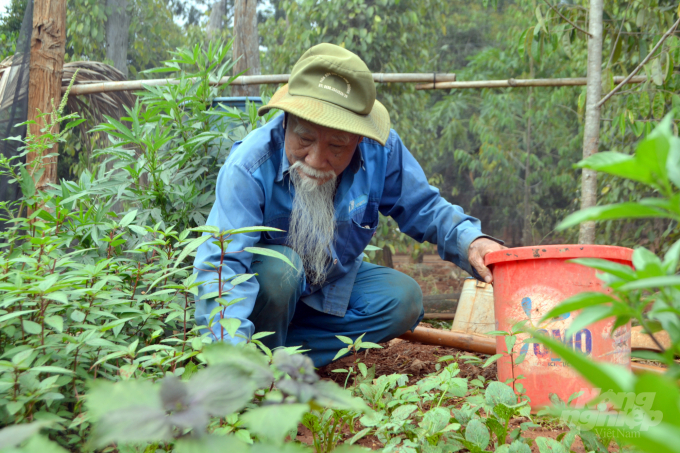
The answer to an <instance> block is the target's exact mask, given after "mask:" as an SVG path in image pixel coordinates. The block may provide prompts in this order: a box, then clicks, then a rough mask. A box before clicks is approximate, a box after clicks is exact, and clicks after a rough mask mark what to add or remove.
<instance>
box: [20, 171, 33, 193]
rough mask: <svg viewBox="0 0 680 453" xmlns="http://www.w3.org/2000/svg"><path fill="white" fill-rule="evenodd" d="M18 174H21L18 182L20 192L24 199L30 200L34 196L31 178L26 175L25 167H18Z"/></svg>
mask: <svg viewBox="0 0 680 453" xmlns="http://www.w3.org/2000/svg"><path fill="white" fill-rule="evenodd" d="M19 173H20V174H21V181H19V186H20V187H21V192H22V193H23V194H24V196H25V197H26V198H31V197H32V196H33V195H35V181H33V177H32V176H31V175H30V174H29V173H28V170H26V167H25V166H23V165H22V166H20V167H19Z"/></svg>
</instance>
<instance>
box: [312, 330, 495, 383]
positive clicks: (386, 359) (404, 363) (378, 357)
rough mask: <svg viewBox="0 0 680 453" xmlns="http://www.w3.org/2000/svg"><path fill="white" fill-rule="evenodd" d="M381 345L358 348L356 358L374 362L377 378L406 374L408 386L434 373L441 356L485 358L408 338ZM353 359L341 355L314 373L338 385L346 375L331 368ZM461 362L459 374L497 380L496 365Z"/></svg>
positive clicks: (340, 366) (342, 366)
mask: <svg viewBox="0 0 680 453" xmlns="http://www.w3.org/2000/svg"><path fill="white" fill-rule="evenodd" d="M424 324H426V323H421V325H424ZM428 327H429V325H428ZM381 346H382V347H383V349H367V350H365V351H360V352H359V354H358V358H360V359H361V361H362V362H363V363H365V364H366V366H367V367H368V368H371V367H372V366H374V365H375V375H376V377H379V376H383V375H389V374H395V373H398V374H407V375H409V385H411V384H414V383H415V382H417V381H418V380H419V379H420V378H421V377H423V376H425V375H426V374H429V373H434V372H435V371H436V366H437V363H439V362H438V360H439V358H440V357H443V356H447V355H452V356H456V355H468V356H477V357H479V358H481V359H482V360H485V359H486V358H487V357H488V356H487V355H485V354H478V353H475V352H467V351H461V350H459V349H455V348H447V347H444V346H432V345H426V344H421V343H411V342H410V341H405V340H401V339H398V338H395V339H394V340H392V341H390V342H387V343H382V344H381ZM355 360H356V359H355V358H354V356H352V355H350V356H347V357H343V358H342V359H340V360H338V361H337V362H333V363H331V364H330V365H326V366H325V367H322V368H319V370H318V371H317V372H318V374H319V376H321V377H322V378H323V379H330V380H333V381H335V382H337V383H338V384H340V385H344V383H345V378H346V374H345V373H333V370H336V369H339V368H344V369H347V368H348V367H350V366H353V365H354V363H355ZM464 362H465V361H464V360H459V361H458V366H459V367H460V375H459V376H460V377H465V378H476V377H477V376H478V375H480V374H481V375H482V376H484V378H485V379H487V380H488V379H492V380H495V379H496V364H493V365H491V366H489V367H487V368H484V369H482V368H480V367H478V366H475V365H471V364H467V363H464Z"/></svg>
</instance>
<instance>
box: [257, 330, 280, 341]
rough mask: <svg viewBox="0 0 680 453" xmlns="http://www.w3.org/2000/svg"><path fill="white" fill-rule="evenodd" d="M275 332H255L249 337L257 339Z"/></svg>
mask: <svg viewBox="0 0 680 453" xmlns="http://www.w3.org/2000/svg"><path fill="white" fill-rule="evenodd" d="M275 333H276V332H257V333H256V334H254V335H253V336H252V337H251V340H259V339H260V338H264V337H268V336H270V335H274V334H275Z"/></svg>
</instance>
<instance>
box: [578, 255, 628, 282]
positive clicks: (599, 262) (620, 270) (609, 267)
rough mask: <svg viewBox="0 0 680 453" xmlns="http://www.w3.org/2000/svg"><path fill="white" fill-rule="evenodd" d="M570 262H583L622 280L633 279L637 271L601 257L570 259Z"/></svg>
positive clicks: (583, 264)
mask: <svg viewBox="0 0 680 453" xmlns="http://www.w3.org/2000/svg"><path fill="white" fill-rule="evenodd" d="M569 262H570V263H576V264H581V265H582V266H586V267H590V268H593V269H597V270H598V271H602V272H607V273H609V274H612V275H614V276H616V277H618V278H620V279H622V280H626V281H629V280H632V279H634V278H635V271H634V270H633V268H631V267H630V266H626V265H625V264H620V263H615V262H614V261H609V260H603V259H600V258H577V259H573V260H569Z"/></svg>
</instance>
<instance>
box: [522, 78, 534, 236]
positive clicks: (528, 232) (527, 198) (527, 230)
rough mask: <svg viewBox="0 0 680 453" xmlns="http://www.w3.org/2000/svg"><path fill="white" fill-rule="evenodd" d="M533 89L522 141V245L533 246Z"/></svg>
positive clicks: (530, 92)
mask: <svg viewBox="0 0 680 453" xmlns="http://www.w3.org/2000/svg"><path fill="white" fill-rule="evenodd" d="M532 96H533V88H529V102H528V104H529V105H528V109H527V113H528V115H529V118H528V119H527V130H526V132H525V137H524V140H525V142H526V150H527V156H526V161H525V163H524V229H523V231H522V245H524V246H528V245H533V232H532V228H531V193H530V191H531V186H530V185H529V173H530V171H531V165H530V162H531V107H532V105H531V104H532V102H531V101H532Z"/></svg>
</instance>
